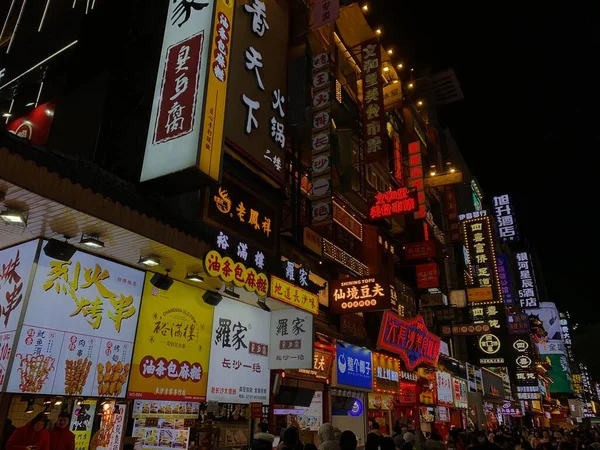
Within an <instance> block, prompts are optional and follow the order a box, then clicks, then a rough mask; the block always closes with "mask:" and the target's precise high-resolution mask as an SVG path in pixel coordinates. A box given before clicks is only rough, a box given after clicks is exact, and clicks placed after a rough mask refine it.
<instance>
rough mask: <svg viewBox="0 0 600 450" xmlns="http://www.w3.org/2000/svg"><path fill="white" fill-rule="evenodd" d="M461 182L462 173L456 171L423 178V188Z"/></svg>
mask: <svg viewBox="0 0 600 450" xmlns="http://www.w3.org/2000/svg"><path fill="white" fill-rule="evenodd" d="M462 181H463V174H462V172H460V171H456V172H451V173H444V174H441V175H435V176H433V177H427V178H425V187H435V186H446V185H449V184H456V183H462Z"/></svg>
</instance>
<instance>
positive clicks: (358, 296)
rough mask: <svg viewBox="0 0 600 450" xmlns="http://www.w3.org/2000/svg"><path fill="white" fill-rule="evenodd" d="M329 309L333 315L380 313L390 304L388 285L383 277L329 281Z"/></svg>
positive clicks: (388, 307)
mask: <svg viewBox="0 0 600 450" xmlns="http://www.w3.org/2000/svg"><path fill="white" fill-rule="evenodd" d="M329 308H330V311H331V312H332V313H333V314H348V313H355V312H366V311H382V310H385V309H394V308H395V309H396V310H397V308H398V304H397V299H396V304H395V305H394V304H392V295H391V287H390V283H389V281H388V280H387V277H386V276H384V275H374V276H370V277H358V278H345V279H343V280H330V281H329Z"/></svg>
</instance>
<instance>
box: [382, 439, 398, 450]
mask: <svg viewBox="0 0 600 450" xmlns="http://www.w3.org/2000/svg"><path fill="white" fill-rule="evenodd" d="M379 448H380V449H381V450H396V444H395V443H394V439H392V438H391V437H390V436H383V437H382V438H381V440H380V443H379Z"/></svg>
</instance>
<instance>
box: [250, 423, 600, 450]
mask: <svg viewBox="0 0 600 450" xmlns="http://www.w3.org/2000/svg"><path fill="white" fill-rule="evenodd" d="M261 426H262V429H261V430H260V432H259V433H257V434H255V436H254V440H253V443H252V450H271V449H272V448H273V442H274V440H275V437H274V436H273V435H272V434H269V433H268V426H266V424H262V425H261ZM318 438H319V442H320V444H319V446H318V447H317V446H316V445H314V444H312V443H307V444H303V443H302V442H301V440H300V434H299V431H298V428H296V427H289V428H286V429H284V430H282V433H281V435H280V441H279V444H278V445H277V446H276V450H356V449H357V447H358V440H357V438H356V435H355V434H354V432H352V431H351V430H345V431H342V432H340V430H337V429H335V428H334V427H333V426H332V425H331V424H329V423H325V424H323V425H322V426H321V427H320V428H319V432H318ZM364 449H365V450H600V431H599V430H598V429H597V428H595V427H587V428H574V429H571V430H565V429H554V430H550V429H530V428H526V427H500V428H498V429H497V430H494V431H492V432H489V433H488V432H484V431H473V432H467V431H465V430H461V429H452V430H451V431H450V432H449V433H448V434H447V436H444V437H443V436H442V435H441V434H440V433H439V432H437V431H435V430H434V431H431V432H429V433H423V432H421V431H420V430H415V429H414V428H412V427H410V425H404V426H402V425H400V424H399V423H398V422H397V423H396V425H395V426H394V428H393V434H392V435H384V434H383V433H381V431H380V429H379V424H377V422H373V423H371V426H370V431H369V434H367V438H366V442H365V445H364Z"/></svg>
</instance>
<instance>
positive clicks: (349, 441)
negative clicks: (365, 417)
mask: <svg viewBox="0 0 600 450" xmlns="http://www.w3.org/2000/svg"><path fill="white" fill-rule="evenodd" d="M357 446H358V441H357V440H356V435H355V434H354V433H353V432H352V431H350V430H344V431H342V434H341V435H340V450H356V447H357Z"/></svg>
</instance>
